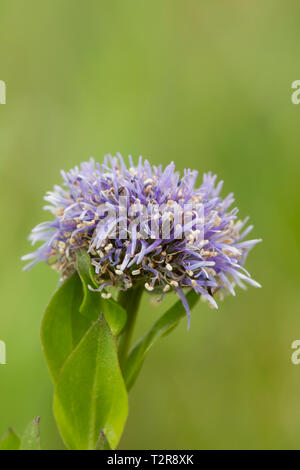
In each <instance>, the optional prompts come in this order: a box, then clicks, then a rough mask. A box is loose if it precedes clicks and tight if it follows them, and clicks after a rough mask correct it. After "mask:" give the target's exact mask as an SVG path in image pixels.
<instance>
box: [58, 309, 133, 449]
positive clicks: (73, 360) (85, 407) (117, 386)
mask: <svg viewBox="0 0 300 470" xmlns="http://www.w3.org/2000/svg"><path fill="white" fill-rule="evenodd" d="M127 413H128V398H127V391H126V388H125V384H124V380H123V377H122V373H121V370H120V366H119V362H118V355H117V349H116V344H115V339H114V337H113V335H112V333H111V331H110V328H109V326H108V324H107V322H106V320H105V317H104V316H103V315H101V316H100V317H99V318H98V320H97V321H96V322H95V323H94V324H93V325H92V326H91V327H90V328H89V330H88V331H87V333H86V334H85V336H84V337H83V338H82V340H81V341H80V343H79V344H78V346H77V347H76V348H75V350H74V351H73V352H72V354H71V355H70V356H69V358H68V359H67V361H66V362H65V364H64V366H63V368H62V370H61V373H60V375H59V378H58V381H57V384H56V387H55V395H54V414H55V418H56V422H57V424H58V428H59V430H60V433H61V435H62V438H63V440H64V442H65V444H66V445H67V447H69V448H70V449H83V450H85V449H95V448H96V445H97V443H98V439H99V433H100V430H101V429H102V430H103V432H104V433H105V436H106V438H107V441H108V443H109V445H110V447H111V448H112V449H114V448H116V446H117V444H118V442H119V439H120V436H121V433H122V431H123V427H124V425H125V421H126V418H127Z"/></svg>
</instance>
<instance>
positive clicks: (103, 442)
mask: <svg viewBox="0 0 300 470" xmlns="http://www.w3.org/2000/svg"><path fill="white" fill-rule="evenodd" d="M95 450H111V447H110V445H109V442H108V440H107V439H106V435H105V432H104V431H103V430H102V429H101V431H100V434H99V439H98V441H97V444H96V447H95Z"/></svg>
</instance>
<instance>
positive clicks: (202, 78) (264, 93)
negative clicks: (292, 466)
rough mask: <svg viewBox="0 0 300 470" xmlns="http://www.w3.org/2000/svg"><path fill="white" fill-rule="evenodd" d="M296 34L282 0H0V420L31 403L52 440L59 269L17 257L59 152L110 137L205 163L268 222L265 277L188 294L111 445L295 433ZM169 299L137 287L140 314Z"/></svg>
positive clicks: (294, 439)
mask: <svg viewBox="0 0 300 470" xmlns="http://www.w3.org/2000/svg"><path fill="white" fill-rule="evenodd" d="M299 41H300V5H299V2H298V1H291V0H288V1H285V2H283V1H277V0H265V1H264V2H261V1H258V0H253V1H245V0H244V1H241V0H236V1H233V0H227V1H226V2H225V1H221V0H220V1H214V0H213V1H209V2H208V1H192V0H181V1H179V0H169V1H167V0H152V1H151V2H147V1H144V0H137V1H133V0H128V1H126V0H119V1H116V0H110V1H100V0H98V1H97V0H94V1H93V0H85V1H84V2H83V1H79V0H44V1H41V0H26V1H25V0H1V1H0V79H1V80H4V81H5V82H6V85H7V104H6V105H0V122H1V125H0V209H1V211H0V217H1V232H0V241H1V258H0V259H1V261H0V263H1V264H0V285H1V288H0V294H1V315H0V339H2V340H4V341H5V342H6V346H7V365H0V393H1V401H0V434H1V433H4V432H5V430H6V428H7V427H8V426H10V425H13V426H14V427H15V429H16V430H17V431H18V432H22V431H23V429H24V427H25V425H26V424H27V422H29V421H30V420H31V419H32V418H33V417H35V416H37V415H40V416H41V433H42V445H43V447H44V448H59V447H61V446H62V444H61V441H60V437H59V435H58V433H57V431H56V427H55V423H54V419H53V417H52V386H51V382H50V378H49V374H48V371H47V368H46V365H45V362H44V359H43V355H42V350H41V344H40V338H39V328H40V320H41V315H42V313H43V310H44V308H45V305H46V304H47V302H48V299H49V297H50V295H51V293H52V292H53V290H54V289H55V287H56V285H57V281H58V279H57V275H56V274H55V273H54V272H52V270H50V269H49V268H48V267H47V266H45V265H40V266H36V267H35V268H34V269H33V270H32V271H31V272H30V273H29V274H28V273H24V272H22V271H21V269H22V262H21V261H20V257H21V255H22V254H24V253H27V252H29V251H31V247H30V245H29V243H28V242H27V241H26V237H27V235H28V234H29V231H30V230H31V228H32V227H33V226H34V225H36V224H37V223H39V222H40V221H43V220H46V219H47V216H48V215H47V213H43V211H42V205H43V201H42V197H43V195H44V193H45V192H46V190H48V189H51V188H52V186H53V184H55V183H60V174H59V170H60V169H61V168H63V169H66V170H68V169H69V168H71V167H72V166H74V165H75V164H78V163H79V162H80V161H82V160H86V159H88V158H89V157H90V156H91V155H92V156H94V157H95V159H96V160H99V161H101V159H102V158H103V155H104V154H106V153H109V152H111V153H116V152H117V151H120V152H121V153H122V154H123V155H124V156H126V155H128V154H129V153H131V154H132V155H133V156H134V157H138V156H139V155H140V154H142V155H143V156H144V157H147V158H149V159H150V161H151V162H153V163H154V164H158V163H160V162H162V163H163V164H167V163H168V162H170V161H171V160H174V161H175V163H176V165H177V167H178V168H179V169H180V170H182V169H183V168H185V167H191V168H196V169H198V170H199V172H200V174H201V173H202V172H204V171H207V170H212V171H213V172H216V173H217V174H218V176H219V177H220V178H221V179H224V181H225V185H224V191H223V193H222V194H223V195H226V194H227V193H228V192H230V191H234V193H235V195H236V201H237V205H238V207H239V208H240V214H241V216H242V217H244V216H246V215H248V214H249V215H250V217H251V222H253V223H254V224H255V229H254V231H253V233H252V234H253V237H254V238H260V237H262V238H263V239H264V241H263V243H261V244H259V245H258V246H257V247H256V248H255V249H254V250H253V252H252V253H251V254H250V256H249V258H248V262H247V268H248V269H249V270H250V272H251V273H252V274H253V277H254V278H255V279H257V281H258V282H260V283H261V284H262V285H263V288H262V289H254V288H252V287H249V289H248V290H247V291H246V292H244V291H241V290H239V291H238V295H237V297H235V298H233V297H227V298H226V299H225V300H224V301H223V302H222V303H220V305H219V306H220V308H219V310H218V311H215V310H211V309H210V308H208V306H207V305H206V304H202V303H200V304H199V306H198V307H197V308H196V309H195V311H194V312H193V316H192V324H191V329H190V331H189V332H187V331H186V321H183V322H182V324H181V325H180V327H179V328H178V329H177V330H176V331H174V332H173V333H172V335H170V336H168V337H166V338H165V339H163V340H162V341H161V342H160V343H159V344H158V345H156V346H155V348H154V349H153V350H152V351H151V353H150V354H149V357H148V358H147V361H146V363H145V366H144V369H143V371H142V373H141V376H140V377H139V379H138V382H137V383H136V385H135V387H134V389H133V391H132V393H131V396H130V415H129V419H128V422H127V427H126V431H125V433H124V436H123V438H122V441H121V445H120V448H124V449H142V448H145V449H154V448H160V449H164V448H177V449H180V448H182V449H184V448H201V449H202V448H203V449H211V448H222V449H223V448H226V449H227V448H300V410H299V403H300V402H299V396H300V366H298V367H297V366H295V365H293V364H292V363H291V352H292V350H291V343H292V341H294V340H295V339H299V338H300V312H299V278H300V276H299V261H300V253H299V238H300V237H299V234H300V222H299V206H300V192H299V185H300V181H299V177H300V160H299V147H300V144H299V128H300V106H297V105H293V104H292V102H291V94H292V90H291V83H292V82H293V81H294V80H297V79H300V68H299V64H300V63H299ZM170 302H171V300H167V301H166V303H165V304H163V305H161V306H160V307H159V308H158V307H155V306H153V305H151V304H150V303H149V297H147V296H145V298H144V300H143V308H142V311H141V314H140V317H139V321H138V332H139V333H141V332H142V331H144V330H145V328H146V327H148V326H149V325H150V324H152V322H153V321H154V319H156V318H157V316H158V315H159V313H161V312H162V308H164V307H166V305H167V304H168V303H170Z"/></svg>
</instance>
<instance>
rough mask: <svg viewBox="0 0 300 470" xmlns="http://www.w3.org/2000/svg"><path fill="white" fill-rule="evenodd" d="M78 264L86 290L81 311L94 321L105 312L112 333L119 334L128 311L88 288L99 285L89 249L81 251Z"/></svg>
mask: <svg viewBox="0 0 300 470" xmlns="http://www.w3.org/2000/svg"><path fill="white" fill-rule="evenodd" d="M76 265H77V270H78V274H79V276H80V279H81V282H82V285H83V292H84V294H83V300H82V304H81V306H80V312H81V313H82V314H83V315H84V316H86V317H87V318H89V319H91V320H92V321H96V319H97V318H98V317H99V314H100V312H101V313H103V315H104V316H105V318H106V321H107V323H108V324H109V326H110V329H111V331H112V334H113V335H114V336H118V335H119V334H120V333H121V331H122V330H123V328H124V326H125V323H126V318H127V314H126V311H125V310H124V308H122V307H121V305H119V304H118V303H117V302H116V301H115V300H113V299H103V298H102V297H101V294H100V293H99V292H93V291H91V290H90V289H89V288H88V286H89V285H92V286H93V285H94V286H97V287H98V285H97V284H96V283H95V280H94V277H93V276H94V274H93V267H92V265H91V259H90V255H89V254H88V253H87V251H84V250H81V251H79V253H78V254H77V260H76Z"/></svg>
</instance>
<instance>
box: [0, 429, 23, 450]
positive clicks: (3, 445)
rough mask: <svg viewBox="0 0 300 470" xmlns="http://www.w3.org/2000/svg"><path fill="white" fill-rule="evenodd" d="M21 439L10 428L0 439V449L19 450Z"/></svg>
mask: <svg viewBox="0 0 300 470" xmlns="http://www.w3.org/2000/svg"><path fill="white" fill-rule="evenodd" d="M20 444H21V440H20V438H19V437H18V436H17V434H16V433H15V431H14V430H13V429H12V428H9V430H8V431H7V433H6V434H5V435H4V436H3V437H2V438H1V439H0V450H19V449H20Z"/></svg>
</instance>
